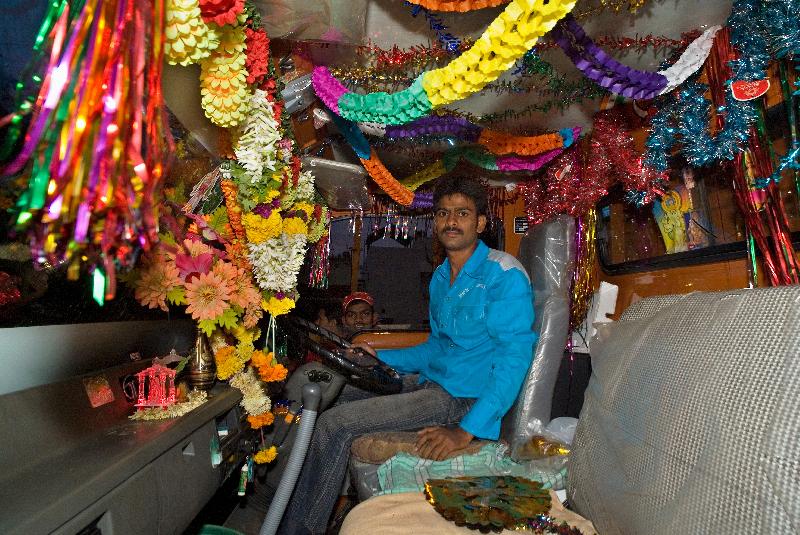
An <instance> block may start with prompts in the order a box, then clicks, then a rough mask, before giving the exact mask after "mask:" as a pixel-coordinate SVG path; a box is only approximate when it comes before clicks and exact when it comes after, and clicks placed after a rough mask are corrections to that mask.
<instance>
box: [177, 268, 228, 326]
mask: <svg viewBox="0 0 800 535" xmlns="http://www.w3.org/2000/svg"><path fill="white" fill-rule="evenodd" d="M230 294H231V288H230V286H229V285H228V283H227V282H226V281H224V280H223V279H222V278H221V277H220V276H219V275H217V274H216V273H213V272H212V273H201V274H200V275H198V276H197V277H195V278H194V279H192V281H191V282H187V283H186V301H187V302H188V303H189V305H188V306H187V307H186V312H188V313H190V314H191V315H192V317H193V318H194V319H196V320H213V319H216V318H217V317H219V316H220V315H221V314H222V313H223V312H225V311H226V310H227V309H228V308H230V305H229V303H228V299H230Z"/></svg>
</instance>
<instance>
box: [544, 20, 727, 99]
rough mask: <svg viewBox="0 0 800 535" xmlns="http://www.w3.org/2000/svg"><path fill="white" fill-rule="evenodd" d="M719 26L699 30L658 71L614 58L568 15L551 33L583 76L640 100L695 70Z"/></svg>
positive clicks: (661, 91) (664, 90) (659, 92)
mask: <svg viewBox="0 0 800 535" xmlns="http://www.w3.org/2000/svg"><path fill="white" fill-rule="evenodd" d="M719 29H720V27H719V26H712V27H711V28H709V29H708V30H706V31H705V32H703V33H702V35H700V37H698V38H697V39H695V40H694V41H692V43H691V44H690V45H689V46H688V47H687V49H686V50H685V51H684V52H683V54H681V57H680V58H679V59H678V61H676V62H675V63H674V64H673V65H672V66H671V67H669V68H668V69H664V70H661V71H658V72H648V71H639V70H636V69H631V68H630V67H627V66H625V65H622V64H621V63H619V62H618V61H616V60H614V59H613V58H612V57H611V56H609V55H608V54H607V53H606V52H605V51H603V50H602V49H600V47H598V46H597V45H596V44H595V43H594V41H592V40H591V38H589V36H588V35H586V32H585V31H584V29H583V28H582V27H581V25H580V24H578V22H577V21H576V20H575V19H574V17H572V16H571V15H567V16H566V17H564V18H563V19H562V20H560V21H559V22H558V24H556V27H555V29H554V30H553V32H552V34H551V35H552V36H553V39H554V40H555V41H556V43H558V45H559V46H560V47H561V49H562V50H563V51H564V53H565V54H566V55H567V56H568V57H569V58H570V60H571V61H572V62H573V63H574V64H575V66H576V67H577V68H578V70H580V71H581V72H582V73H583V74H584V76H586V77H587V78H589V79H590V80H592V81H593V82H595V83H597V84H598V85H600V86H601V87H603V88H604V89H607V90H608V91H610V92H612V93H614V94H617V95H622V96H624V97H627V98H632V99H640V100H641V99H651V98H654V97H656V96H658V95H662V94H664V93H667V92H669V91H671V90H673V89H675V88H676V87H678V86H679V85H680V84H682V83H683V82H684V81H686V79H687V78H689V76H691V75H692V74H694V73H695V72H697V70H698V69H700V67H702V66H703V63H704V62H705V60H706V58H707V57H708V53H709V51H710V50H711V45H712V43H713V42H714V35H716V33H717V32H718V31H719Z"/></svg>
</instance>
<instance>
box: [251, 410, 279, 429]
mask: <svg viewBox="0 0 800 535" xmlns="http://www.w3.org/2000/svg"><path fill="white" fill-rule="evenodd" d="M247 421H248V422H249V423H250V427H252V428H253V429H260V428H262V427H267V426H270V425H272V424H273V423H274V422H275V415H274V414H272V412H265V413H262V414H256V415H255V416H253V415H251V416H248V417H247Z"/></svg>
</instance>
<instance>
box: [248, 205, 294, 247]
mask: <svg viewBox="0 0 800 535" xmlns="http://www.w3.org/2000/svg"><path fill="white" fill-rule="evenodd" d="M242 225H244V230H245V233H246V234H247V241H248V243H262V242H265V241H267V240H271V239H272V238H277V237H278V236H280V234H281V232H282V231H283V226H284V221H283V219H281V214H280V213H279V212H278V211H277V210H274V211H273V212H272V213H271V214H270V215H269V217H267V218H263V217H261V216H260V215H258V214H254V213H252V212H250V213H247V214H245V215H244V216H242Z"/></svg>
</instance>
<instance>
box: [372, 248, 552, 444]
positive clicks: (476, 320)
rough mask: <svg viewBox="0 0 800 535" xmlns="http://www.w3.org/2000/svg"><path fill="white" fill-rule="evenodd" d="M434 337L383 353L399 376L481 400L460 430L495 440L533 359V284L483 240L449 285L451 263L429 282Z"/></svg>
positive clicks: (509, 258)
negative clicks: (416, 375) (413, 375)
mask: <svg viewBox="0 0 800 535" xmlns="http://www.w3.org/2000/svg"><path fill="white" fill-rule="evenodd" d="M430 295H431V300H430V323H431V335H430V337H429V338H428V341H427V342H425V343H423V344H420V345H418V346H414V347H410V348H405V349H394V350H384V351H380V352H379V354H378V356H379V357H380V359H381V360H383V361H384V362H386V363H387V364H389V365H390V366H392V367H393V368H395V369H396V370H397V371H399V372H402V373H417V372H419V374H420V381H425V380H429V381H433V382H435V383H438V384H439V385H441V386H442V387H443V388H444V389H445V390H447V391H448V392H449V393H450V395H452V396H454V397H458V398H476V401H475V404H474V405H473V406H472V408H471V409H470V411H469V412H468V413H467V414H466V415H465V416H464V418H463V419H462V420H461V424H460V425H461V428H462V429H464V430H465V431H467V432H469V433H471V434H472V435H474V436H476V437H479V438H487V439H491V440H496V439H497V438H498V437H499V436H500V419H501V418H502V417H503V415H504V414H505V413H506V412H507V411H508V409H509V408H511V405H512V404H513V403H514V400H515V399H516V397H517V395H518V393H519V390H520V387H521V385H522V382H523V380H524V379H525V375H526V373H527V371H528V368H529V367H530V364H531V359H532V358H533V344H534V342H535V341H536V339H537V335H536V333H534V332H533V330H532V326H533V297H532V292H531V285H530V280H529V279H528V275H527V273H526V272H525V268H523V267H522V264H520V263H519V262H518V261H517V260H516V259H515V258H514V257H513V256H511V255H509V254H507V253H504V252H501V251H496V250H494V249H489V247H487V246H486V245H485V244H484V243H483V242H482V241H479V242H478V246H477V248H476V249H475V252H473V253H472V256H470V257H469V260H467V263H466V264H464V267H463V268H462V269H461V271H460V272H459V273H458V277H456V280H455V281H454V282H453V284H452V286H451V285H450V261H449V260H445V262H444V263H443V264H442V265H441V266H439V267H438V268H437V269H436V271H435V272H434V274H433V278H432V279H431V284H430Z"/></svg>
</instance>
